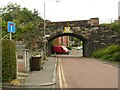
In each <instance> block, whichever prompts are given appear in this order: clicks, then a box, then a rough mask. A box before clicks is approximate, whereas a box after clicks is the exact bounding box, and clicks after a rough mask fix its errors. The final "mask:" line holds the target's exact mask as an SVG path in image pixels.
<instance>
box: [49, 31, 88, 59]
mask: <svg viewBox="0 0 120 90" xmlns="http://www.w3.org/2000/svg"><path fill="white" fill-rule="evenodd" d="M62 36H72V37H76V38H78V39H79V40H80V41H82V42H83V57H86V56H88V52H87V50H88V49H87V46H88V42H87V41H88V40H87V39H86V38H85V37H83V36H82V35H79V34H76V33H56V34H54V35H52V36H50V38H48V45H47V46H48V48H47V49H48V50H47V51H48V55H51V46H52V41H53V40H54V39H56V38H58V37H62Z"/></svg>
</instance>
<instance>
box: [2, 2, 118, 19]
mask: <svg viewBox="0 0 120 90" xmlns="http://www.w3.org/2000/svg"><path fill="white" fill-rule="evenodd" d="M54 1H55V0H45V2H46V18H47V19H48V20H51V21H66V20H81V19H90V18H93V17H99V18H100V19H101V20H102V19H103V20H104V19H112V18H117V17H118V1H119V0H60V2H59V3H55V2H54ZM8 2H16V3H17V4H20V5H21V6H22V7H26V8H28V9H30V10H33V9H37V10H38V11H39V13H40V16H42V17H43V14H44V13H43V11H44V10H43V3H44V0H10V1H8V0H2V3H1V4H2V5H6V4H7V3H8ZM0 6H1V5H0Z"/></svg>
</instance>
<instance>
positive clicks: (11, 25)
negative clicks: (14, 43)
mask: <svg viewBox="0 0 120 90" xmlns="http://www.w3.org/2000/svg"><path fill="white" fill-rule="evenodd" d="M8 32H9V33H10V40H12V33H15V23H14V22H10V21H8Z"/></svg>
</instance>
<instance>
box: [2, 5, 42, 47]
mask: <svg viewBox="0 0 120 90" xmlns="http://www.w3.org/2000/svg"><path fill="white" fill-rule="evenodd" d="M0 9H1V10H2V11H3V13H2V37H4V36H5V35H7V34H8V32H7V22H8V21H12V22H14V23H15V27H16V32H15V34H13V37H12V38H13V39H14V40H16V41H24V43H25V44H26V46H27V47H29V48H30V47H32V46H31V43H34V44H35V43H36V42H35V41H33V40H35V38H36V37H39V38H38V40H40V41H39V42H40V43H42V35H43V32H42V31H43V28H42V27H38V26H40V25H39V24H43V19H42V18H41V17H40V16H39V13H38V11H37V10H36V9H34V11H33V12H32V11H30V10H28V9H27V8H25V7H24V8H21V6H20V5H17V4H16V3H15V4H13V3H9V4H8V5H6V6H4V7H0ZM35 36H36V37H35ZM37 42H38V41H37Z"/></svg>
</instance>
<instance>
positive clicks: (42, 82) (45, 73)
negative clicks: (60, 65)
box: [21, 57, 57, 88]
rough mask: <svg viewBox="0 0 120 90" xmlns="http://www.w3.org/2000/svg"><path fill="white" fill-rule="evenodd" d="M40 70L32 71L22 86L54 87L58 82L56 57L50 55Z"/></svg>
mask: <svg viewBox="0 0 120 90" xmlns="http://www.w3.org/2000/svg"><path fill="white" fill-rule="evenodd" d="M42 67H43V69H41V70H40V71H31V72H30V74H29V75H28V76H27V77H26V79H25V82H24V83H23V85H21V86H22V87H25V88H54V87H55V83H56V80H55V79H56V68H57V59H56V57H48V60H46V61H45V63H44V64H43V66H42Z"/></svg>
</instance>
